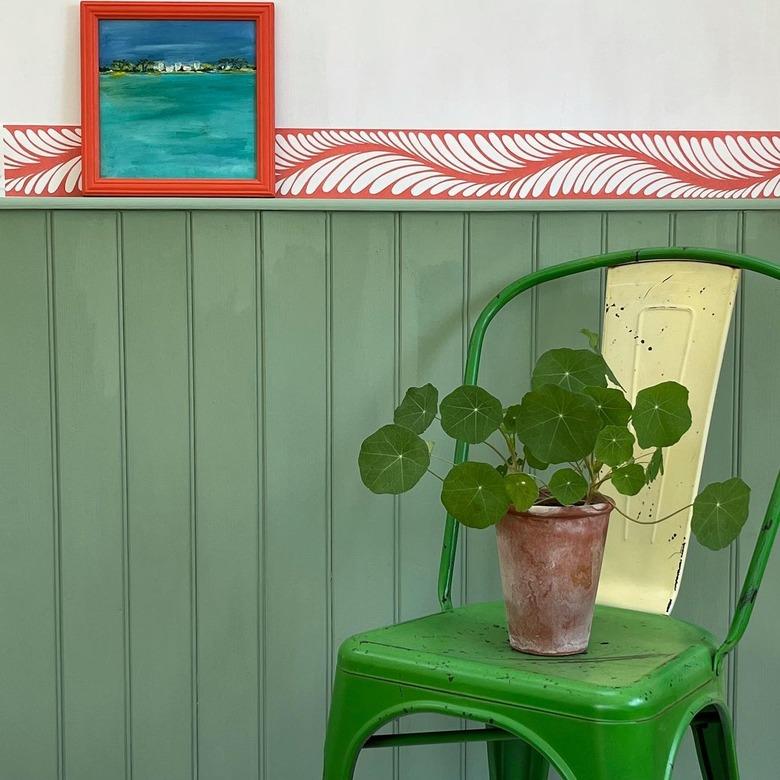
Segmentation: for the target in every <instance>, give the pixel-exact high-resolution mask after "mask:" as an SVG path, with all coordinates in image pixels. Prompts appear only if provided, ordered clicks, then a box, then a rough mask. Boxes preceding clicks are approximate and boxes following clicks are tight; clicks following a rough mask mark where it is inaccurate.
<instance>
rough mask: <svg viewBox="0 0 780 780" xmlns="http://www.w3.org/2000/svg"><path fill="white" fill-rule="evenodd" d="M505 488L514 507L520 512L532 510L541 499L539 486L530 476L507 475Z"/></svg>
mask: <svg viewBox="0 0 780 780" xmlns="http://www.w3.org/2000/svg"><path fill="white" fill-rule="evenodd" d="M504 487H505V488H506V493H507V495H508V496H509V500H510V501H511V502H512V506H514V508H515V509H516V510H517V511H518V512H525V511H526V510H527V509H530V508H531V507H532V506H533V504H534V501H536V499H537V498H539V486H538V485H537V484H536V480H535V479H534V478H533V477H532V476H531V475H530V474H507V475H506V477H504Z"/></svg>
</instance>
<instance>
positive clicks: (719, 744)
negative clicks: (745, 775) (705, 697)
mask: <svg viewBox="0 0 780 780" xmlns="http://www.w3.org/2000/svg"><path fill="white" fill-rule="evenodd" d="M691 729H692V731H693V741H694V743H695V745H696V754H697V756H698V757H699V767H700V768H701V776H702V778H703V780H739V768H738V766H737V752H736V747H735V745H734V731H733V729H732V726H731V719H730V718H729V716H728V713H726V712H725V711H721V710H718V709H717V708H715V707H708V708H707V709H706V710H703V711H702V712H700V713H699V714H698V715H697V716H696V717H695V718H694V719H693V723H692V724H691Z"/></svg>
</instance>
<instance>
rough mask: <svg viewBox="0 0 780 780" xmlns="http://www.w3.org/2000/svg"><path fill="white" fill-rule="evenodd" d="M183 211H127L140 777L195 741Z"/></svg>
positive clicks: (181, 757)
mask: <svg viewBox="0 0 780 780" xmlns="http://www.w3.org/2000/svg"><path fill="white" fill-rule="evenodd" d="M188 224H189V219H188V215H187V214H185V213H184V212H143V211H139V212H133V213H127V214H125V215H124V216H123V231H122V232H123V235H122V238H123V241H122V255H123V264H124V336H125V360H126V368H125V381H126V385H127V389H126V395H127V502H128V531H129V533H128V537H129V539H128V542H129V551H130V556H129V568H130V570H129V584H130V593H129V606H130V670H131V695H130V704H131V714H132V722H131V728H132V750H133V754H132V766H133V776H134V777H143V778H148V780H182V778H190V777H192V774H193V766H194V761H193V755H194V748H195V746H196V738H197V733H196V726H197V720H196V719H195V717H194V716H195V709H194V707H193V699H194V691H195V684H194V683H195V680H194V676H195V671H196V670H195V667H194V658H193V653H192V644H193V643H192V639H193V631H194V625H193V616H194V611H195V610H194V593H195V589H194V582H193V580H194V576H193V575H194V571H193V569H194V567H193V559H194V556H193V552H194V550H193V540H194V534H193V505H192V499H191V487H192V479H191V471H192V465H191V456H192V434H191V418H192V409H191V406H192V399H191V392H190V391H191V387H190V376H189V374H190V368H189V367H190V358H189V352H190V341H191V339H190V334H189V331H190V323H189V316H188V309H189V306H188V301H189V283H190V273H189V269H188V265H189V241H188Z"/></svg>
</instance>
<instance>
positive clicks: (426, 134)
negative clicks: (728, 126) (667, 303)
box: [0, 125, 780, 200]
mask: <svg viewBox="0 0 780 780" xmlns="http://www.w3.org/2000/svg"><path fill="white" fill-rule="evenodd" d="M0 141H1V142H2V160H3V166H4V169H5V187H4V189H5V194H6V195H16V196H35V195H49V196H52V195H59V196H62V195H80V194H81V156H80V152H81V130H80V128H79V127H77V126H73V125H5V126H4V127H2V129H0ZM276 191H277V192H276V194H277V197H282V198H290V197H293V198H389V199H415V198H421V199H422V198H425V199H428V198H433V199H446V200H451V199H456V200H551V199H552V200H555V199H580V200H587V199H659V198H671V199H674V198H681V199H696V198H704V199H729V198H777V197H780V133H777V132H710V131H617V130H616V131H586V130H571V131H569V130H358V129H351V130H350V129H345V130H338V129H297V128H292V129H279V130H277V132H276Z"/></svg>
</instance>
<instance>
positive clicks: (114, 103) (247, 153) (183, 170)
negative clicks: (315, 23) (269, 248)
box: [99, 19, 257, 179]
mask: <svg viewBox="0 0 780 780" xmlns="http://www.w3.org/2000/svg"><path fill="white" fill-rule="evenodd" d="M99 32H100V48H99V98H100V101H99V108H100V174H101V176H103V177H107V178H112V177H115V178H150V179H178V178H180V179H253V178H255V176H256V175H257V162H256V138H255V134H256V133H255V128H256V111H257V108H256V72H255V25H254V22H251V21H241V20H239V21H222V20H214V21H211V20H198V21H179V20H155V21H151V20H136V19H133V20H125V19H112V20H101V22H100V27H99Z"/></svg>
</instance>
